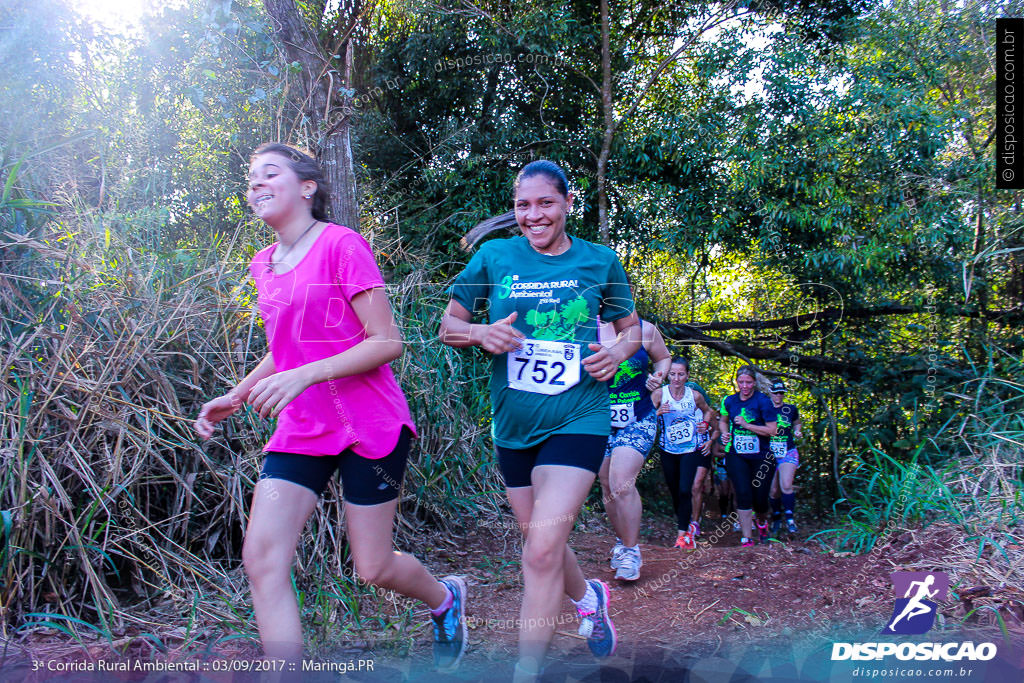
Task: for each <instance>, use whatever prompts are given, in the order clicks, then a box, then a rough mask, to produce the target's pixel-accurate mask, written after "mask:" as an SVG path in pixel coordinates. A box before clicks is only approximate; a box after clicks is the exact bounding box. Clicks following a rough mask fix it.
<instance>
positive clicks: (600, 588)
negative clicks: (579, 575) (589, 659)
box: [576, 579, 619, 657]
mask: <svg viewBox="0 0 1024 683" xmlns="http://www.w3.org/2000/svg"><path fill="white" fill-rule="evenodd" d="M587 583H588V584H590V585H591V586H593V587H594V592H595V593H597V609H596V610H595V611H593V612H586V613H585V612H583V610H581V609H579V608H577V609H576V612H577V613H578V614H579V616H580V629H579V634H580V635H581V636H584V637H585V638H586V639H587V646H588V647H589V648H590V651H591V652H593V653H594V656H595V657H610V656H612V655H613V654H614V653H615V646H616V645H618V643H619V639H618V636H616V635H615V625H614V624H612V619H611V617H610V616H609V615H608V599H609V598H610V597H611V594H610V592H609V591H608V585H607V584H606V583H605V582H604V581H601V580H600V579H587Z"/></svg>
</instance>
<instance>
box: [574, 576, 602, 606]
mask: <svg viewBox="0 0 1024 683" xmlns="http://www.w3.org/2000/svg"><path fill="white" fill-rule="evenodd" d="M572 604H574V605H576V609H578V610H580V611H581V612H596V611H597V591H595V590H594V587H593V586H592V585H590V582H589V581H587V592H586V593H584V594H583V597H582V598H580V600H579V602H576V601H575V600H573V601H572Z"/></svg>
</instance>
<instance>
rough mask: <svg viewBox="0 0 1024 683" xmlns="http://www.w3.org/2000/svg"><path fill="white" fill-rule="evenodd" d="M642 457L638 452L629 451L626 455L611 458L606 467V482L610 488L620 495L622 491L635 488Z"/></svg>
mask: <svg viewBox="0 0 1024 683" xmlns="http://www.w3.org/2000/svg"><path fill="white" fill-rule="evenodd" d="M643 464H644V463H643V459H642V458H640V457H639V454H637V453H635V452H633V451H630V452H629V453H628V454H626V455H620V457H619V459H618V460H616V459H612V463H611V466H610V467H609V468H608V483H609V485H610V486H611V490H612V491H613V492H614V493H616V494H618V495H622V494H623V493H624V492H626V491H629V490H631V489H635V488H636V477H637V474H639V473H640V469H641V467H642V466H643Z"/></svg>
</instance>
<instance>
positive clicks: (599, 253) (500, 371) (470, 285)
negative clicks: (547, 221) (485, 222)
mask: <svg viewBox="0 0 1024 683" xmlns="http://www.w3.org/2000/svg"><path fill="white" fill-rule="evenodd" d="M571 239H572V243H571V244H570V246H569V249H567V250H566V251H565V252H564V253H562V254H558V255H557V256H548V255H546V254H541V253H538V252H537V251H535V250H534V249H533V247H531V246H530V243H529V242H528V241H527V240H526V238H525V237H513V238H511V239H504V240H492V241H490V242H485V243H484V244H483V246H481V247H480V250H479V251H478V252H477V253H476V254H475V255H474V256H473V258H472V259H471V260H470V262H469V264H468V265H467V266H466V269H465V270H464V271H462V273H461V274H460V275H459V276H458V277H457V278H456V279H455V283H454V284H453V285H452V289H451V296H452V299H454V300H455V301H457V302H458V303H460V304H461V305H462V306H464V307H465V308H466V309H467V310H469V311H476V312H483V311H484V310H485V309H486V315H487V319H488V323H494V322H495V321H498V320H501V319H502V318H505V317H507V316H508V315H509V314H511V313H512V312H513V311H516V312H517V313H518V315H517V317H516V320H515V322H514V323H513V324H512V326H513V327H515V328H516V329H517V330H519V331H520V332H522V333H523V334H524V335H526V337H527V339H526V340H525V342H524V344H523V348H522V349H521V350H520V351H518V352H515V353H502V354H498V355H496V356H495V357H494V367H493V370H492V373H491V387H490V388H491V411H492V415H493V424H492V433H493V435H494V441H495V443H496V444H498V445H499V446H502V447H504V448H529V447H531V446H534V445H536V444H538V443H541V442H542V441H544V440H545V439H547V438H548V437H549V436H551V435H553V434H596V435H605V434H608V433H609V431H610V429H609V420H608V406H609V402H608V389H607V385H605V384H604V383H602V382H598V381H597V380H595V379H594V378H592V377H591V376H590V375H589V374H587V372H586V371H585V370H584V369H583V366H582V365H581V364H580V362H581V361H582V360H583V359H584V358H586V357H588V356H591V355H593V353H594V352H593V351H591V350H590V349H589V348H588V345H589V344H591V343H597V341H598V323H597V318H598V316H600V318H601V319H602V320H604V321H608V322H612V321H615V320H618V319H620V318H623V317H625V316H627V315H629V314H630V313H632V312H633V297H632V294H631V293H630V290H629V283H628V282H627V280H626V273H625V271H624V270H623V268H622V264H621V263H620V262H619V259H618V256H616V255H615V252H614V251H612V250H611V249H609V248H608V247H605V246H602V245H599V244H593V243H591V242H587V241H586V240H583V239H580V238H578V237H573V238H571Z"/></svg>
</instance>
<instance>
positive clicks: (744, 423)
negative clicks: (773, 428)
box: [733, 415, 750, 429]
mask: <svg viewBox="0 0 1024 683" xmlns="http://www.w3.org/2000/svg"><path fill="white" fill-rule="evenodd" d="M733 422H734V423H735V424H736V426H737V427H742V428H743V429H746V428H747V427H749V426H750V423H749V422H747V421H746V420H745V419H743V416H742V415H737V416H736V417H735V418H734V419H733Z"/></svg>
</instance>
